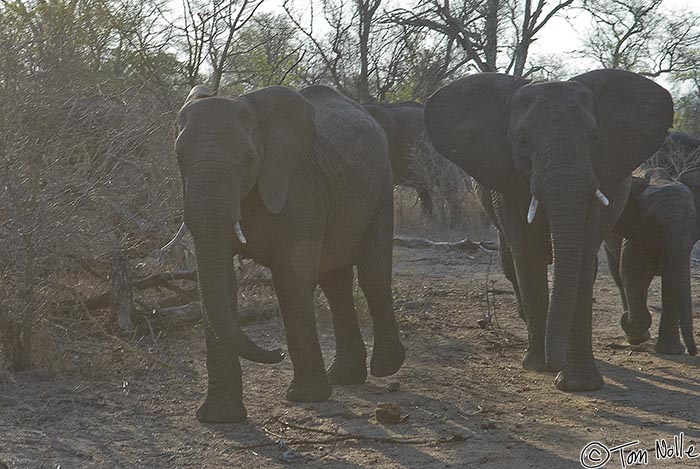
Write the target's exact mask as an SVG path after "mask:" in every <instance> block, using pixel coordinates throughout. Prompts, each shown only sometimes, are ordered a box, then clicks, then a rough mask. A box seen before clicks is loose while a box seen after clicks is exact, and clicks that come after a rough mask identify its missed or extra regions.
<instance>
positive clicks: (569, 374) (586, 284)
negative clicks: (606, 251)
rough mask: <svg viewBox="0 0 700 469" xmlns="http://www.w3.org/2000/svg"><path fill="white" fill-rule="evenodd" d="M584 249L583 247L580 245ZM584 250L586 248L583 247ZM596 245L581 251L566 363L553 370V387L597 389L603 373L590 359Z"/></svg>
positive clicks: (596, 264)
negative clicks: (579, 272)
mask: <svg viewBox="0 0 700 469" xmlns="http://www.w3.org/2000/svg"><path fill="white" fill-rule="evenodd" d="M584 249H585V247H584ZM584 252H586V251H584ZM596 253H597V249H594V250H593V252H590V250H589V252H588V254H587V255H584V257H583V259H582V261H581V262H582V265H581V276H580V282H579V288H578V293H577V300H576V310H575V311H574V318H573V321H572V324H571V330H570V332H569V343H568V347H567V350H566V365H565V366H564V368H563V369H562V370H561V371H560V372H559V373H558V374H557V377H556V379H555V385H556V387H557V389H559V390H561V391H568V392H582V391H597V390H598V389H601V388H602V387H603V376H602V375H601V374H600V371H598V368H597V367H596V365H595V360H594V359H593V342H592V340H593V339H592V333H593V331H592V326H591V322H592V315H593V283H594V282H595V277H596V274H597V269H598V257H597V254H596Z"/></svg>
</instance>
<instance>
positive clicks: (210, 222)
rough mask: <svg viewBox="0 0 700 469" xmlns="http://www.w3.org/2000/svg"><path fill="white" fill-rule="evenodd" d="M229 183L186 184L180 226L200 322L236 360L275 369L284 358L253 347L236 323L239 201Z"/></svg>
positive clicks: (198, 179) (196, 180)
mask: <svg viewBox="0 0 700 469" xmlns="http://www.w3.org/2000/svg"><path fill="white" fill-rule="evenodd" d="M230 180H231V179H230V175H228V176H227V175H226V173H224V172H221V171H218V172H209V171H208V172H205V173H200V174H197V175H196V176H195V177H191V178H189V179H188V185H187V194H186V196H185V223H186V224H187V228H188V229H189V230H190V233H192V238H193V239H194V248H195V254H196V257H197V274H198V277H199V288H200V291H201V295H202V300H203V308H202V310H203V314H204V318H205V320H206V321H207V323H208V324H209V326H210V327H211V328H212V330H213V331H214V333H215V334H216V336H217V338H218V339H219V340H221V341H223V342H224V343H227V344H231V346H232V348H233V350H234V351H235V353H237V354H238V355H239V356H241V357H243V358H245V359H247V360H250V361H254V362H258V363H277V362H279V361H281V360H282V359H283V358H284V354H283V353H282V352H281V351H280V350H265V349H263V348H261V347H259V346H258V345H256V344H255V343H253V341H251V340H250V339H249V338H248V336H246V335H245V333H244V332H243V330H242V329H241V326H240V322H239V319H238V307H237V302H236V300H235V298H236V290H237V288H238V284H237V279H236V274H235V272H234V269H233V256H234V250H233V243H234V236H235V234H234V225H235V223H236V221H237V214H238V213H239V211H238V208H237V207H238V205H237V204H238V201H237V200H232V199H236V197H232V193H231V192H230V190H231V187H230V186H231V184H230V183H228V181H230ZM227 186H229V187H227ZM233 194H235V192H233Z"/></svg>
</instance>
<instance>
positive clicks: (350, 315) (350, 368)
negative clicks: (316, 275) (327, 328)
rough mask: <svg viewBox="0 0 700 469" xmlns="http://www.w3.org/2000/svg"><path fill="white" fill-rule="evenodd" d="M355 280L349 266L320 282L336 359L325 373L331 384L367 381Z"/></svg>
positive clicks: (325, 276)
mask: <svg viewBox="0 0 700 469" xmlns="http://www.w3.org/2000/svg"><path fill="white" fill-rule="evenodd" d="M354 278H355V275H354V272H353V267H352V265H348V266H346V267H342V268H340V269H338V270H335V271H332V272H328V273H326V274H323V275H322V276H321V277H320V279H319V284H320V285H321V288H322V289H323V293H324V294H325V295H326V299H328V304H329V306H330V308H331V315H332V316H333V330H334V331H335V357H334V358H333V363H331V366H330V367H328V370H327V373H328V378H329V379H330V381H331V383H333V384H359V383H364V382H365V381H366V380H367V351H366V350H365V343H364V341H363V340H362V333H361V332H360V326H359V325H358V323H357V313H356V311H355V302H354V299H353V293H352V287H353V281H354Z"/></svg>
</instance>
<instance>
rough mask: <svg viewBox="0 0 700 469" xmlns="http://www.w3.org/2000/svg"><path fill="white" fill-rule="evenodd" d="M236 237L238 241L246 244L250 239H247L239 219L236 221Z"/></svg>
mask: <svg viewBox="0 0 700 469" xmlns="http://www.w3.org/2000/svg"><path fill="white" fill-rule="evenodd" d="M235 231H236V238H238V241H240V242H241V244H243V245H246V244H248V240H247V239H245V236H244V235H243V230H241V222H239V221H237V222H236V227H235Z"/></svg>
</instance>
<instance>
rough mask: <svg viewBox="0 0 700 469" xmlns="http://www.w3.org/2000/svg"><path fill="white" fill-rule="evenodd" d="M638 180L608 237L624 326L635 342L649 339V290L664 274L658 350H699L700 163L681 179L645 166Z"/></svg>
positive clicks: (607, 248) (607, 249)
mask: <svg viewBox="0 0 700 469" xmlns="http://www.w3.org/2000/svg"><path fill="white" fill-rule="evenodd" d="M642 176H643V177H635V178H634V179H633V183H632V188H631V189H630V195H629V200H628V202H627V205H626V206H625V210H624V212H623V213H622V216H621V217H620V219H619V221H618V223H617V225H616V227H615V230H614V232H613V233H610V234H608V236H607V237H606V240H605V251H606V253H607V256H608V264H609V266H610V273H611V274H612V276H613V278H614V279H615V283H616V284H617V286H618V287H619V288H620V293H621V295H622V304H623V307H624V309H625V312H624V313H623V315H622V318H621V321H620V322H621V324H622V329H623V330H624V331H625V333H626V334H627V341H628V342H629V343H630V344H633V345H634V344H640V343H642V342H644V341H646V340H648V339H649V337H650V336H649V327H650V326H651V314H650V313H649V310H648V309H647V290H648V289H649V284H650V283H651V280H652V279H653V278H654V276H655V275H661V302H662V310H663V314H662V315H661V322H660V324H659V338H658V341H657V343H656V351H657V352H659V353H667V354H671V355H680V354H682V353H683V352H684V351H685V348H684V347H683V344H681V341H680V337H679V334H678V328H679V323H680V330H681V333H682V334H683V340H684V342H685V345H686V347H687V348H688V353H689V354H691V355H695V354H696V353H697V347H696V346H695V339H694V338H693V316H692V314H693V311H692V302H691V298H690V253H691V250H692V249H693V245H694V244H695V242H696V241H697V240H698V239H699V238H700V227H699V226H698V213H700V205H699V203H700V168H698V169H692V170H689V171H685V172H683V173H682V174H681V175H680V178H679V179H680V181H676V180H674V179H673V178H672V177H671V176H670V175H669V173H668V172H666V170H664V169H661V168H651V169H646V170H644V172H643V173H642Z"/></svg>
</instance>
